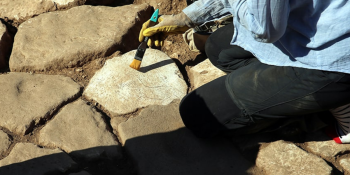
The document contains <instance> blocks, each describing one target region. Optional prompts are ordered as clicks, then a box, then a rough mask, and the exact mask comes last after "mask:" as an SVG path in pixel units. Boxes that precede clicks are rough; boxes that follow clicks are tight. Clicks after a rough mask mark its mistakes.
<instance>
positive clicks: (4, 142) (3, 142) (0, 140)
mask: <svg viewBox="0 0 350 175" xmlns="http://www.w3.org/2000/svg"><path fill="white" fill-rule="evenodd" d="M10 144H11V141H10V138H9V136H8V135H7V134H6V133H5V132H3V131H1V130H0V154H2V153H3V152H4V151H6V150H7V149H8V148H9V146H10Z"/></svg>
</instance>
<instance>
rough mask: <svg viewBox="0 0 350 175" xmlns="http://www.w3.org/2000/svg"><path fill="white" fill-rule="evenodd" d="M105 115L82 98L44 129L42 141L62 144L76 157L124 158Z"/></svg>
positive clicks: (54, 144) (51, 144) (64, 108)
mask: <svg viewBox="0 0 350 175" xmlns="http://www.w3.org/2000/svg"><path fill="white" fill-rule="evenodd" d="M106 128H107V125H106V123H105V121H104V120H103V118H102V114H101V113H99V112H97V111H96V110H95V109H93V108H92V107H90V106H89V105H87V104H86V102H84V101H83V100H78V101H76V102H74V103H71V104H68V105H67V106H65V107H63V108H62V110H61V111H60V112H59V113H58V114H57V115H56V116H55V118H54V119H52V121H50V122H49V123H48V124H46V125H45V126H44V128H42V129H41V131H40V135H39V143H40V144H41V145H44V146H50V147H59V148H61V149H62V150H64V151H65V152H67V153H69V154H71V155H73V156H74V157H78V158H82V159H86V160H96V159H99V158H102V157H108V158H111V159H113V158H120V157H121V156H122V154H121V150H120V149H119V147H118V142H117V141H116V138H115V137H114V135H113V134H112V133H110V132H109V131H108V130H107V129H106Z"/></svg>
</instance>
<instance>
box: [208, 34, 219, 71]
mask: <svg viewBox="0 0 350 175" xmlns="http://www.w3.org/2000/svg"><path fill="white" fill-rule="evenodd" d="M212 38H213V35H210V36H209V38H208V39H207V41H206V43H205V54H206V55H207V56H208V58H209V61H210V62H211V63H212V64H213V65H214V66H217V65H218V62H217V60H218V56H219V55H218V53H219V52H218V51H217V49H218V48H217V47H216V46H215V44H214V43H213V39H212Z"/></svg>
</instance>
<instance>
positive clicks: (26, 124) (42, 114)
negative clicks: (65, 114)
mask: <svg viewBox="0 0 350 175" xmlns="http://www.w3.org/2000/svg"><path fill="white" fill-rule="evenodd" d="M0 84H1V86H0V96H1V98H0V104H1V105H0V111H1V112H0V126H2V127H4V128H7V129H9V130H10V131H11V132H14V133H17V134H22V135H24V134H26V133H28V132H30V131H31V129H32V128H33V126H34V125H36V124H37V123H39V122H40V120H44V119H48V118H50V117H51V115H52V113H53V112H55V111H56V110H57V109H58V108H59V107H60V106H61V105H62V104H63V103H66V102H67V101H69V100H72V99H74V98H76V96H77V95H78V93H79V92H80V86H79V85H78V84H77V83H75V82H74V81H73V80H72V79H70V78H68V77H64V76H58V75H52V76H51V75H41V74H35V75H31V74H27V73H9V74H3V75H0Z"/></svg>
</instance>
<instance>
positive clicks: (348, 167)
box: [339, 157, 350, 174]
mask: <svg viewBox="0 0 350 175" xmlns="http://www.w3.org/2000/svg"><path fill="white" fill-rule="evenodd" d="M339 164H340V166H341V167H342V168H343V171H344V174H350V158H349V157H347V158H343V159H340V160H339Z"/></svg>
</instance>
